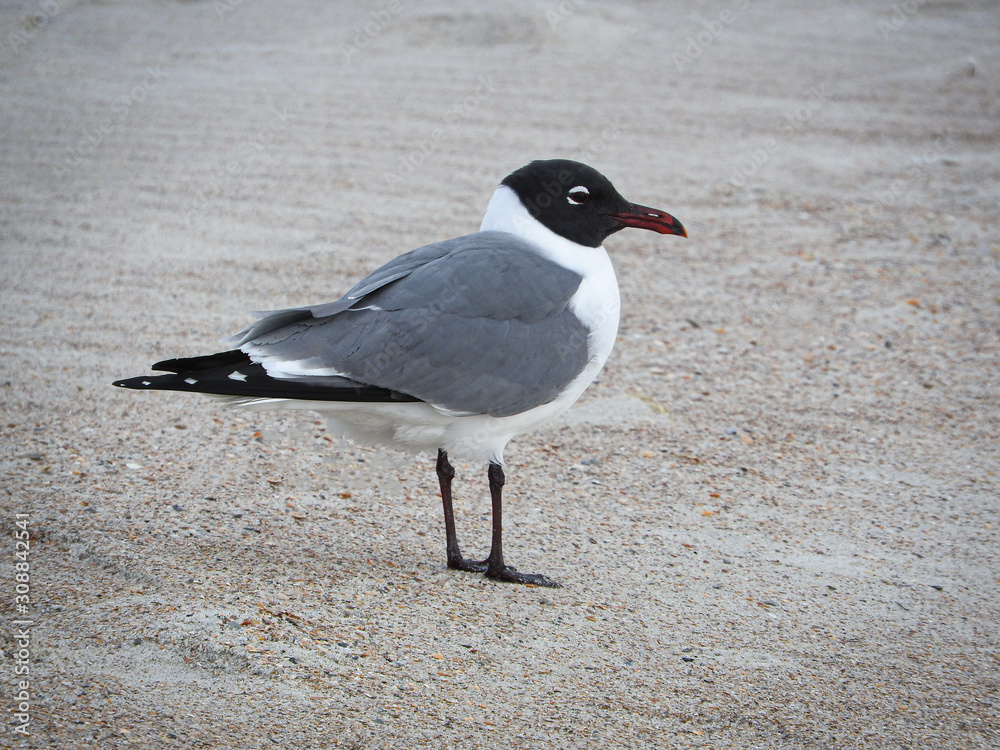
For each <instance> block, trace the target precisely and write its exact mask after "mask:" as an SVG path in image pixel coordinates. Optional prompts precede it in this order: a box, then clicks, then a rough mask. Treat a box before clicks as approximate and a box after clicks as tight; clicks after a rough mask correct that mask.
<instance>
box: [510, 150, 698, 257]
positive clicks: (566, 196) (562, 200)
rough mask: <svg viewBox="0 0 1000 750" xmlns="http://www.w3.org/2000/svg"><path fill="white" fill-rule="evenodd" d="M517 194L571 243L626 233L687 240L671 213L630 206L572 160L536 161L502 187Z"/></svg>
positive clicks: (592, 244) (602, 180) (593, 172)
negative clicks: (639, 231) (645, 231)
mask: <svg viewBox="0 0 1000 750" xmlns="http://www.w3.org/2000/svg"><path fill="white" fill-rule="evenodd" d="M500 184H501V185H506V186H507V187H509V188H510V189H511V190H513V191H514V192H515V193H516V194H517V197H518V198H519V199H520V200H521V203H522V204H523V205H524V207H525V208H526V209H527V210H528V213H530V214H531V215H532V216H533V217H534V218H535V219H537V220H538V221H539V222H540V223H542V224H543V225H545V226H546V227H548V228H549V229H551V230H552V231H553V232H555V233H556V234H558V235H560V236H562V237H565V238H566V239H568V240H570V241H572V242H576V243H577V244H580V245H585V246H587V247H598V246H600V245H601V244H602V243H603V242H604V240H605V238H607V237H608V236H609V235H611V234H614V233H615V232H617V231H618V230H620V229H625V228H626V227H637V228H639V229H649V230H651V231H654V232H659V233H660V234H678V235H681V236H682V237H687V233H686V232H685V231H684V227H683V226H682V225H681V223H680V222H679V221H677V219H675V218H674V217H673V216H671V215H670V214H668V213H666V212H665V211H660V210H659V209H655V208H648V207H646V206H640V205H638V204H636V203H630V202H629V201H627V200H625V199H624V198H623V197H622V196H621V195H620V194H619V193H618V191H617V190H615V186H614V185H612V184H611V181H610V180H609V179H608V178H607V177H605V176H604V175H602V174H601V173H600V172H598V171H597V170H596V169H594V168H593V167H588V166H587V165H586V164H581V163H580V162H578V161H570V160H569V159H548V160H545V161H533V162H531V163H530V164H528V165H527V166H524V167H521V168H520V169H518V170H517V171H515V172H512V173H511V174H509V175H507V177H505V178H504V180H503V181H502V182H501V183H500Z"/></svg>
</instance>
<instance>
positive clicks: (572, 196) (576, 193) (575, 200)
mask: <svg viewBox="0 0 1000 750" xmlns="http://www.w3.org/2000/svg"><path fill="white" fill-rule="evenodd" d="M588 198H590V191H589V190H587V188H585V187H584V186H583V185H577V186H576V187H575V188H573V189H571V190H570V191H569V193H567V194H566V200H568V201H569V202H570V203H572V204H573V205H574V206H579V205H580V204H581V203H586V202H587V199H588Z"/></svg>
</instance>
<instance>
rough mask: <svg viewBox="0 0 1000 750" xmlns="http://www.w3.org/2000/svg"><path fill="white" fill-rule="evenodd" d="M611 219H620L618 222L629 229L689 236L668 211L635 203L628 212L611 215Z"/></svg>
mask: <svg viewBox="0 0 1000 750" xmlns="http://www.w3.org/2000/svg"><path fill="white" fill-rule="evenodd" d="M611 217H612V218H613V219H618V221H620V222H621V223H622V224H624V225H625V226H627V227H635V228H636V229H648V230H650V231H651V232H658V233H659V234H676V235H679V236H681V237H687V236H688V235H687V230H685V229H684V225H683V224H681V223H680V222H679V221H677V219H675V218H674V217H673V216H671V215H670V214H668V213H667V212H666V211H661V210H659V209H658V208H650V207H649V206H640V205H639V204H638V203H633V204H632V205H631V206H629V207H628V210H627V211H622V212H620V213H617V214H611Z"/></svg>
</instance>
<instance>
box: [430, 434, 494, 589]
mask: <svg viewBox="0 0 1000 750" xmlns="http://www.w3.org/2000/svg"><path fill="white" fill-rule="evenodd" d="M437 475H438V482H440V483H441V504H442V505H443V506H444V535H445V545H446V550H447V553H448V567H449V568H455V569H456V570H468V571H470V572H473V573H482V572H484V571H485V570H486V563H485V562H479V561H478V560H466V559H465V558H464V557H462V550H461V548H460V547H459V546H458V535H457V534H456V533H455V511H454V510H453V508H452V506H451V480H452V479H454V478H455V467H454V466H452V465H451V462H450V461H449V460H448V454H447V453H446V452H445V451H443V450H440V449H438V455H437Z"/></svg>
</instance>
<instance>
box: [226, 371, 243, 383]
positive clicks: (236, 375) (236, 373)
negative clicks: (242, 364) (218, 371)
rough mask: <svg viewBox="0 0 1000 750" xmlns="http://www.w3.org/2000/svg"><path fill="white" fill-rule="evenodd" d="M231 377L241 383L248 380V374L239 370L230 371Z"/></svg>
mask: <svg viewBox="0 0 1000 750" xmlns="http://www.w3.org/2000/svg"><path fill="white" fill-rule="evenodd" d="M229 379H230V380H239V381H240V382H241V383H245V382H246V381H247V376H246V375H244V374H243V373H242V372H240V371H239V370H233V371H232V372H231V373H229Z"/></svg>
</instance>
